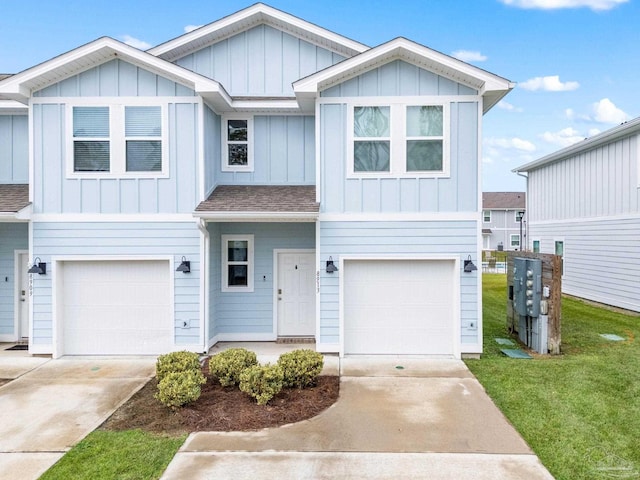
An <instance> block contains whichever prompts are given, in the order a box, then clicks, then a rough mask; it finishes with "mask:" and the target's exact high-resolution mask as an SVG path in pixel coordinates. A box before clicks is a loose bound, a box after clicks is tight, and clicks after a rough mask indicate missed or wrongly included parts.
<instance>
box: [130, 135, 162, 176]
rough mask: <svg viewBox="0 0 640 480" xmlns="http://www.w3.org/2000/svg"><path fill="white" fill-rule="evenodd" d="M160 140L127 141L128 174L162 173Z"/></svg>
mask: <svg viewBox="0 0 640 480" xmlns="http://www.w3.org/2000/svg"><path fill="white" fill-rule="evenodd" d="M161 145H162V142H161V141H160V140H127V172H160V171H162V147H161Z"/></svg>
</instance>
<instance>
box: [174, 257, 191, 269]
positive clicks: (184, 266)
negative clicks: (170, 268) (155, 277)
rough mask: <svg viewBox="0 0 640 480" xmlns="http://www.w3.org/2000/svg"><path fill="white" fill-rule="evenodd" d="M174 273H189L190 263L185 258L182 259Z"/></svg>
mask: <svg viewBox="0 0 640 480" xmlns="http://www.w3.org/2000/svg"><path fill="white" fill-rule="evenodd" d="M176 272H182V273H191V262H190V261H189V260H187V259H186V258H185V257H182V263H180V265H178V268H176Z"/></svg>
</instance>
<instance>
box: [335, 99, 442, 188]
mask: <svg viewBox="0 0 640 480" xmlns="http://www.w3.org/2000/svg"><path fill="white" fill-rule="evenodd" d="M447 119H448V108H447V105H416V104H404V103H393V104H381V105H352V106H351V107H350V109H349V122H348V125H349V126H350V127H349V149H350V151H349V160H350V162H349V175H350V176H353V177H364V176H385V175H388V176H411V177H414V176H419V177H437V176H440V177H442V176H448V175H449V157H448V153H447V152H448V148H447V145H448V138H447V136H448V129H447V128H446V125H447Z"/></svg>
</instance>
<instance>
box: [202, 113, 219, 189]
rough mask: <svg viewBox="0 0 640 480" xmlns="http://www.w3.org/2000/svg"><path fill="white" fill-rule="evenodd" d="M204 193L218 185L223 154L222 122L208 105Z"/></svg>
mask: <svg viewBox="0 0 640 480" xmlns="http://www.w3.org/2000/svg"><path fill="white" fill-rule="evenodd" d="M203 108H204V193H205V195H207V194H209V193H210V192H211V191H213V189H214V188H215V187H216V185H217V183H216V180H217V175H219V174H217V172H216V168H218V170H219V169H220V157H221V154H222V143H221V135H222V130H221V123H220V116H219V115H217V114H216V113H215V112H214V111H213V110H211V108H209V106H208V105H206V104H205V105H204V107H203Z"/></svg>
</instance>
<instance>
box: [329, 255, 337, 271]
mask: <svg viewBox="0 0 640 480" xmlns="http://www.w3.org/2000/svg"><path fill="white" fill-rule="evenodd" d="M337 271H338V267H336V266H335V265H334V264H333V258H331V257H329V260H327V273H333V272H337Z"/></svg>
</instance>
